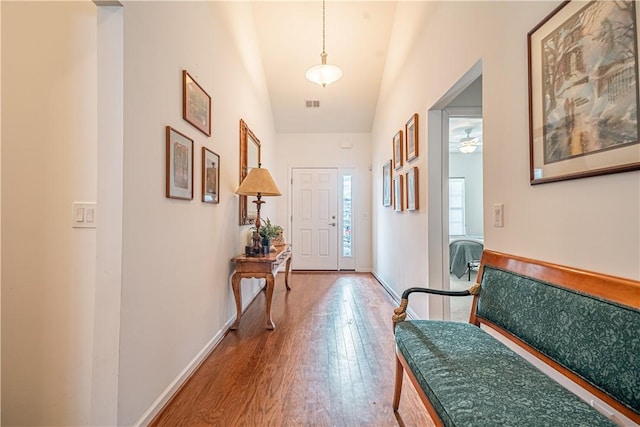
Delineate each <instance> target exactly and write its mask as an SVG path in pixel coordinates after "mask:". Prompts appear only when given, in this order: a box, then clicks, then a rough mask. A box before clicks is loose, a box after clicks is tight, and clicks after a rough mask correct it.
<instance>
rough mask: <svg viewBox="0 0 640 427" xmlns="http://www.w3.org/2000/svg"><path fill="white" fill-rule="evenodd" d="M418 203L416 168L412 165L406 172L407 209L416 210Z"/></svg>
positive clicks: (418, 206)
mask: <svg viewBox="0 0 640 427" xmlns="http://www.w3.org/2000/svg"><path fill="white" fill-rule="evenodd" d="M419 208H420V205H419V204H418V168H417V167H413V168H411V169H409V171H408V172H407V210H408V211H417V210H418V209H419Z"/></svg>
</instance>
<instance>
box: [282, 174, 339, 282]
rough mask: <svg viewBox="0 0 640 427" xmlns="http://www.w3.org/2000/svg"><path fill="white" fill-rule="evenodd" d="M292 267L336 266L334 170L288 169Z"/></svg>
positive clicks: (325, 267) (322, 268)
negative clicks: (290, 180) (289, 173)
mask: <svg viewBox="0 0 640 427" xmlns="http://www.w3.org/2000/svg"><path fill="white" fill-rule="evenodd" d="M292 178H293V179H292V193H291V194H292V200H291V202H292V217H291V221H292V231H293V236H292V239H291V244H292V255H293V256H292V261H291V262H292V266H291V268H293V269H296V270H337V269H338V219H337V218H338V170H337V169H298V168H294V169H293V170H292Z"/></svg>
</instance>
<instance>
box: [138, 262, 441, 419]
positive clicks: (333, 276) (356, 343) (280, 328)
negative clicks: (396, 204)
mask: <svg viewBox="0 0 640 427" xmlns="http://www.w3.org/2000/svg"><path fill="white" fill-rule="evenodd" d="M289 284H290V285H291V288H292V290H291V291H290V292H288V293H287V292H286V291H285V286H284V277H283V275H282V274H280V275H278V277H277V278H276V289H275V291H274V295H273V305H272V317H273V321H274V322H275V324H276V329H275V330H274V331H268V330H266V329H264V311H265V296H264V292H261V293H260V294H259V295H258V296H257V298H256V300H255V301H254V302H253V303H252V304H251V305H250V306H249V307H248V308H247V310H246V312H245V313H244V314H243V316H242V321H241V323H240V328H239V329H238V330H237V331H231V332H229V333H228V334H227V335H226V336H225V337H224V339H223V340H222V342H221V343H220V344H219V345H218V347H217V348H216V349H215V350H214V351H213V352H212V353H211V355H210V356H209V357H208V358H207V359H206V360H205V361H204V362H203V363H202V365H201V366H200V368H199V369H198V370H197V371H196V372H195V373H194V375H193V376H192V377H191V378H190V380H189V381H188V382H187V383H186V384H185V385H184V386H183V387H182V389H181V390H180V391H179V392H178V393H177V395H176V396H174V398H173V400H172V401H171V402H170V403H169V404H168V405H167V407H165V408H164V410H163V411H162V412H161V413H160V414H159V415H158V416H157V417H156V419H155V420H154V422H153V423H152V424H151V425H152V426H158V427H159V426H172V427H174V426H433V423H432V421H431V419H430V418H429V416H428V414H427V411H426V410H425V409H424V407H423V405H422V403H421V402H420V400H419V398H418V396H417V394H416V393H415V391H414V390H413V389H412V387H411V385H410V381H409V380H408V378H405V381H404V386H403V392H402V399H401V402H400V410H399V412H398V413H397V414H394V412H393V409H392V407H391V405H392V399H393V385H394V375H395V356H394V341H393V332H392V327H391V315H392V312H393V309H394V308H395V306H396V304H395V303H394V302H393V301H392V299H391V297H390V296H389V295H388V294H387V293H386V291H385V290H384V289H383V288H382V286H381V285H380V284H379V283H378V282H377V281H376V280H375V278H374V277H373V276H371V275H370V274H360V273H347V274H338V273H321V274H319V273H310V274H309V273H304V274H301V273H293V274H292V275H290V277H289Z"/></svg>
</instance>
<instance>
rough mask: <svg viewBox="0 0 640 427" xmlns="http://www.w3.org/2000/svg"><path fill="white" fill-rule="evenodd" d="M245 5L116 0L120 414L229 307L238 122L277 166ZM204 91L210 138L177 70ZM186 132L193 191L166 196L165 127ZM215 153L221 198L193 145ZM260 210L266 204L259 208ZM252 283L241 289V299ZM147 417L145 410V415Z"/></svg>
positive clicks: (147, 398)
mask: <svg viewBox="0 0 640 427" xmlns="http://www.w3.org/2000/svg"><path fill="white" fill-rule="evenodd" d="M253 28H254V23H253V15H252V11H251V6H250V4H248V3H231V2H163V1H159V2H127V3H126V4H125V6H124V34H125V41H124V64H125V69H124V82H125V83H124V84H125V105H124V111H125V115H124V121H125V128H124V239H123V260H124V261H123V279H122V316H121V338H120V339H121V341H120V375H119V378H120V381H119V393H118V399H119V405H118V406H119V415H118V424H120V425H129V424H132V423H134V422H137V421H138V420H141V416H142V415H143V413H144V412H145V411H146V410H147V409H148V408H149V407H150V406H152V405H153V404H154V401H155V400H156V399H157V398H158V397H159V396H162V395H163V393H165V391H167V388H168V387H170V386H171V385H172V384H173V382H174V380H175V379H176V378H178V377H180V376H181V373H182V371H183V370H184V369H185V367H188V366H189V365H190V363H191V362H192V361H193V360H194V358H196V357H197V356H198V355H199V353H200V352H201V351H202V350H203V349H205V348H208V346H210V345H211V343H212V341H213V340H215V339H216V337H218V338H219V337H220V333H221V332H222V331H223V330H224V328H225V325H226V324H227V322H228V321H229V320H230V319H231V318H232V317H234V316H235V309H234V304H233V295H232V292H231V287H230V286H229V276H230V274H231V272H232V268H233V267H232V265H231V264H230V262H229V260H230V259H231V258H232V257H233V256H234V255H236V254H238V253H240V252H241V250H242V249H243V248H244V244H245V243H244V242H245V240H244V237H241V234H242V233H241V232H242V231H244V230H245V229H246V228H247V227H240V226H238V225H237V224H238V197H237V196H236V195H235V194H234V191H235V189H236V188H237V186H238V184H239V182H238V164H239V142H238V141H239V134H238V132H239V120H240V119H241V118H243V119H244V120H245V121H246V122H247V123H248V125H249V127H250V128H251V129H252V130H253V131H254V133H255V134H256V136H257V137H258V138H259V139H260V141H261V143H262V155H263V157H262V160H263V164H264V165H265V167H268V168H271V167H272V165H273V164H274V163H273V162H274V158H275V154H274V148H273V147H274V140H275V137H274V133H275V131H274V125H273V120H272V114H271V108H270V104H269V99H268V96H267V91H266V83H265V81H264V73H263V70H262V66H261V59H260V56H259V53H258V51H257V45H258V43H257V42H256V36H255V33H254V31H253ZM183 69H186V70H188V71H189V73H190V74H191V75H192V76H193V77H194V78H195V79H196V80H197V81H198V83H199V84H200V85H201V86H202V87H203V88H204V89H205V90H206V91H207V92H208V94H209V95H210V96H211V97H212V136H211V137H210V138H209V137H207V136H205V135H204V134H202V133H201V132H200V131H199V130H197V129H196V128H194V127H193V126H191V125H190V124H189V123H187V122H186V121H184V120H183V119H182V112H181V111H182V110H181V108H182V83H181V79H182V77H181V76H182V74H181V73H182V70H183ZM166 125H170V126H172V127H174V128H175V129H177V130H178V131H180V132H183V133H185V134H186V135H187V136H189V137H190V138H193V139H194V140H195V147H194V148H195V167H194V170H195V177H194V178H195V179H194V200H192V201H184V200H175V199H167V198H165V196H164V186H165V163H164V161H165V126H166ZM203 146H205V147H207V148H209V149H210V150H212V151H214V152H216V153H217V154H219V155H220V157H221V160H220V164H221V170H220V184H221V185H220V204H218V205H211V204H204V203H202V202H201V201H200V198H201V184H200V173H201V166H200V164H201V163H200V162H201V147H203ZM266 213H268V210H266ZM256 290H257V289H255V288H254V289H249V287H244V288H243V293H244V294H245V302H246V301H247V300H248V299H249V298H250V297H251V296H252V291H253V293H255V291H256ZM143 421H144V420H143Z"/></svg>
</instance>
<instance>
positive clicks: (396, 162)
mask: <svg viewBox="0 0 640 427" xmlns="http://www.w3.org/2000/svg"><path fill="white" fill-rule="evenodd" d="M402 152H403V147H402V131H401V130H399V131H398V133H396V134H395V135H394V136H393V168H394V169H395V170H398V169H400V168H401V167H402Z"/></svg>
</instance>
